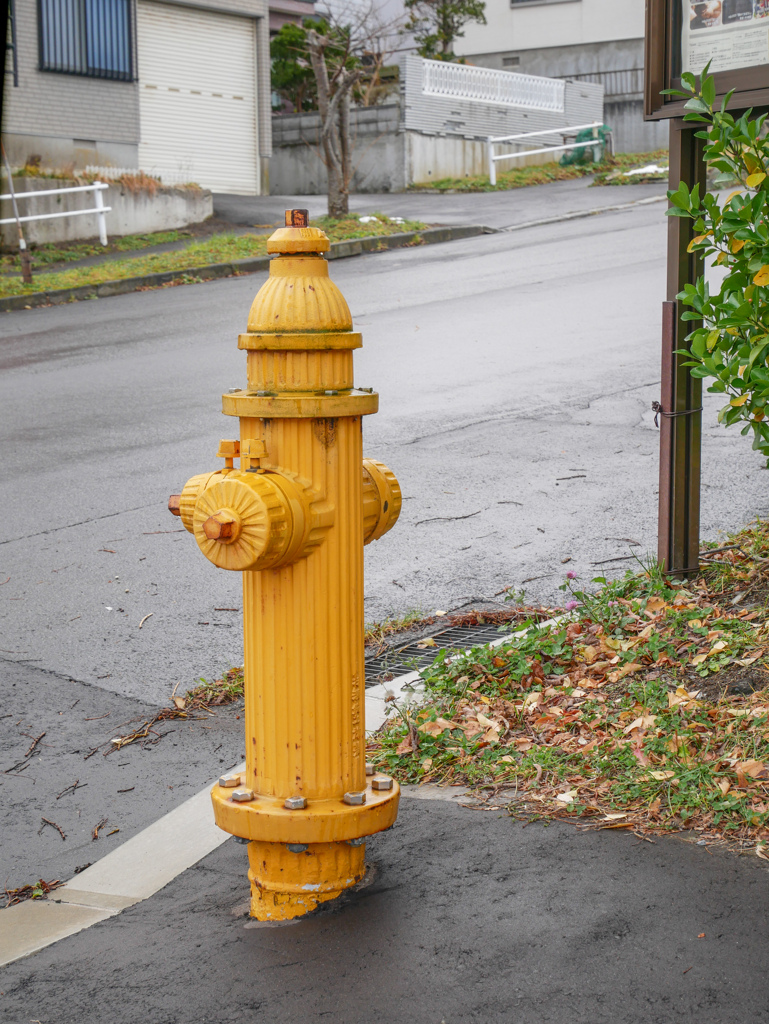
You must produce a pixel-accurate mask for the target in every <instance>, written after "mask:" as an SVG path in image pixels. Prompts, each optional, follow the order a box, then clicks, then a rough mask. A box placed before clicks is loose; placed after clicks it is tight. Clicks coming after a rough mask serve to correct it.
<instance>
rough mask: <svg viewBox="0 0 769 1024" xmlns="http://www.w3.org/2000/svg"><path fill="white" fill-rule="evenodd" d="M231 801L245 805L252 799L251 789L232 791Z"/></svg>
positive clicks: (252, 792)
mask: <svg viewBox="0 0 769 1024" xmlns="http://www.w3.org/2000/svg"><path fill="white" fill-rule="evenodd" d="M232 799H233V800H234V801H235V802H236V803H238V804H247V803H248V802H249V801H251V800H253V799H254V791H253V789H233V791H232Z"/></svg>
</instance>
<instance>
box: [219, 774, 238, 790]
mask: <svg viewBox="0 0 769 1024" xmlns="http://www.w3.org/2000/svg"><path fill="white" fill-rule="evenodd" d="M219 785H220V786H221V787H222V788H223V789H234V788H235V786H239V785H240V772H228V773H227V775H220V776H219Z"/></svg>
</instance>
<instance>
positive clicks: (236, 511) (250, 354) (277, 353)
mask: <svg viewBox="0 0 769 1024" xmlns="http://www.w3.org/2000/svg"><path fill="white" fill-rule="evenodd" d="M329 248H330V242H329V240H328V238H327V237H326V235H324V234H323V232H322V231H320V230H319V229H318V228H316V227H311V226H310V223H309V219H308V214H307V211H306V210H289V211H287V214H286V226H285V227H281V228H279V229H278V230H277V231H276V232H275V233H274V234H273V235H272V236H271V237H270V239H269V241H268V244H267V251H268V252H270V253H273V254H276V255H275V258H274V259H273V260H272V261H271V263H270V273H269V278H268V279H267V281H266V282H265V283H264V285H263V286H262V287H261V288H260V289H259V292H258V294H257V296H256V298H255V299H254V302H253V304H252V306H251V310H250V312H249V315H248V323H247V327H246V331H245V333H243V334H240V335H239V336H238V348H240V349H242V350H244V352H245V353H246V381H245V384H244V386H243V387H242V388H230V389H229V390H228V391H227V392H226V393H225V394H223V395H222V412H223V413H224V414H225V415H227V416H232V417H235V418H236V421H237V422H238V423H239V432H238V434H239V436H238V439H237V440H223V441H221V442H220V444H219V449H218V451H217V455H218V456H220V457H222V458H224V460H225V464H224V467H223V468H221V469H219V470H216V471H209V472H208V473H202V474H200V475H198V476H195V477H192V478H191V479H190V480H188V481H187V483H186V484H185V486H184V488H183V490H182V493H181V495H180V496H178V497H177V498H175V499H172V501H171V503H170V505H169V507H170V508H171V510H172V511H175V512H177V514H179V515H180V517H181V520H182V523H183V524H184V526H185V528H186V529H187V530H188V531H189V532H190V533H192V534H193V535H194V537H195V540H196V542H197V544H198V547H199V548H200V550H201V551H202V553H203V554H204V555H205V557H206V558H207V559H208V560H209V561H210V562H212V563H213V565H215V566H216V567H217V568H219V569H228V570H230V571H238V572H242V574H243V641H244V710H245V714H244V717H245V728H246V746H245V749H246V770H245V772H244V773H241V774H240V775H237V773H234V772H230V773H228V774H227V775H223V776H222V777H221V779H220V782H219V785H217V786H214V787H213V789H212V791H211V800H212V802H213V807H214V819H215V821H216V824H217V825H218V826H219V828H221V829H223V830H224V831H225V832H229V833H231V834H232V835H235V836H237V837H239V841H242V842H245V843H247V844H248V861H249V872H248V877H249V881H250V883H251V914H252V916H254V917H256V918H258V919H260V920H262V921H275V920H289V919H291V918H294V917H299V916H301V915H303V914H308V913H310V912H312V911H313V910H315V909H316V908H317V907H318V906H319V904H321V903H323V902H325V901H327V900H332V899H335V898H336V897H338V896H339V895H341V893H343V892H344V891H345V889H348V888H350V887H351V886H353V885H356V884H357V883H358V882H360V881H361V879H362V878H363V877H364V875H365V872H366V864H365V851H366V837H367V836H370V835H374V834H375V833H377V832H382V831H384V830H385V829H387V828H390V827H391V826H392V824H393V822H394V821H395V818H396V816H397V813H398V799H399V795H400V790H399V787H398V784H397V783H396V782H394V781H393V780H392V779H390V778H389V777H387V776H383V775H377V774H376V772H375V769H374V767H373V765H368V764H367V763H366V756H365V754H366V732H365V729H366V721H365V665H364V645H363V623H364V619H363V546H364V544H368V543H369V542H371V541H375V540H378V539H379V538H380V537H382V536H383V535H384V534H385V533H387V531H388V530H389V529H391V527H392V526H393V525H394V524H395V522H396V520H397V519H398V515H399V513H400V510H401V502H402V497H401V491H400V487H399V485H398V481H397V479H396V478H395V475H394V474H393V472H392V471H391V470H390V469H388V467H387V466H385V465H383V464H382V463H381V462H377V461H376V460H373V459H364V458H363V450H362V435H363V430H362V426H363V417H364V416H368V415H371V414H373V413H375V412H377V410H378V408H379V396H378V395H377V394H376V393H375V392H374V391H373V390H372V389H371V388H366V389H356V387H355V384H354V369H353V353H354V351H355V349H356V348H360V347H361V344H362V340H361V335H360V334H359V333H358V332H357V331H354V330H353V324H352V316H351V314H350V308H349V306H348V305H347V303H346V302H345V300H344V297H343V296H342V294H341V292H340V291H339V289H338V288H337V286H336V285H335V284H334V282H333V281H332V280H331V278H330V277H329V269H328V262H327V260H326V258H325V256H324V254H325V253H327V252H328V251H329ZM233 433H234V431H233ZM236 459H239V460H240V461H239V464H236V463H235V460H236ZM230 776H235V777H234V778H232V781H230V778H229V777H230ZM296 853H301V854H302V856H301V857H297V856H296Z"/></svg>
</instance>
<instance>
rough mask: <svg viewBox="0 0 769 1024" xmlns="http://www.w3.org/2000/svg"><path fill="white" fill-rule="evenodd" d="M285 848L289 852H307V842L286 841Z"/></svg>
mask: <svg viewBox="0 0 769 1024" xmlns="http://www.w3.org/2000/svg"><path fill="white" fill-rule="evenodd" d="M286 849H287V850H288V851H289V852H290V853H307V850H308V845H307V843H286Z"/></svg>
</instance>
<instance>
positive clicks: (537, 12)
mask: <svg viewBox="0 0 769 1024" xmlns="http://www.w3.org/2000/svg"><path fill="white" fill-rule="evenodd" d="M486 22H487V24H486V25H478V24H471V25H466V26H465V28H464V37H463V38H462V39H458V40H457V42H456V44H455V47H454V48H455V50H456V52H457V53H458V54H461V55H470V54H478V53H490V52H495V51H497V50H502V51H512V52H516V53H517V52H518V51H519V50H533V49H545V48H547V49H551V48H552V47H557V46H573V45H580V46H582V45H585V44H587V43H601V42H612V41H615V40H618V39H642V38H643V34H644V0H532V2H530V3H516V4H511V3H510V0H486ZM510 70H512V68H511V69H510Z"/></svg>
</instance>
